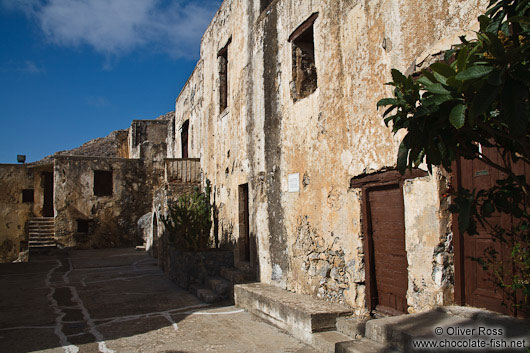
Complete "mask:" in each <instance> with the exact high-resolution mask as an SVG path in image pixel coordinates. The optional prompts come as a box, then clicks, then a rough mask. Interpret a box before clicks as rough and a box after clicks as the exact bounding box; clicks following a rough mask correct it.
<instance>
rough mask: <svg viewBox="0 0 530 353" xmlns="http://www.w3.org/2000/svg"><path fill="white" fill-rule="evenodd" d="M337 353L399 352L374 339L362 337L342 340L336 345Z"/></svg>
mask: <svg viewBox="0 0 530 353" xmlns="http://www.w3.org/2000/svg"><path fill="white" fill-rule="evenodd" d="M335 352H336V353H391V352H397V351H396V350H395V349H393V348H391V347H387V346H385V345H384V344H381V343H378V342H375V341H372V340H370V339H368V338H361V339H358V340H354V341H349V342H340V343H338V344H337V345H336V347H335Z"/></svg>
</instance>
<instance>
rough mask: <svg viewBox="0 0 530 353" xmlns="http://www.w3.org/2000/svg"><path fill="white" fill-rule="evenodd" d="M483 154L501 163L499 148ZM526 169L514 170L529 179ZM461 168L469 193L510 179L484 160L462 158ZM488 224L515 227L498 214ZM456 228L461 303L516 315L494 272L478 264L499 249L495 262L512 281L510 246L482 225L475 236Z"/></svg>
mask: <svg viewBox="0 0 530 353" xmlns="http://www.w3.org/2000/svg"><path fill="white" fill-rule="evenodd" d="M483 153H484V154H485V155H486V156H487V157H488V158H489V159H491V160H493V161H496V162H499V161H500V156H499V154H498V152H497V151H496V150H495V149H484V150H483ZM525 168H526V169H528V167H525V166H524V165H523V164H522V163H521V164H520V165H519V164H518V165H516V166H515V168H514V169H513V170H514V171H515V172H516V173H517V174H520V175H526V178H527V180H528V178H529V175H530V173H529V171H528V170H525ZM458 169H459V171H458V174H457V179H458V176H459V180H458V181H457V183H458V185H459V186H461V187H463V188H466V189H469V190H474V189H475V190H477V191H478V190H481V189H489V188H491V187H492V186H494V185H495V182H496V180H499V179H503V178H505V177H506V175H505V174H504V173H501V172H499V171H498V170H496V169H494V168H492V167H490V166H488V165H487V164H485V163H484V162H482V161H481V160H480V159H474V160H466V159H461V160H460V162H459V167H458ZM488 221H489V222H490V223H491V224H492V225H500V226H501V227H503V228H505V229H506V228H509V227H511V224H512V219H511V217H510V216H508V215H506V214H498V213H497V214H494V215H493V216H492V217H491V218H489V219H488ZM456 228H457V227H455V228H454V230H455V233H456V234H457V236H458V238H459V239H458V241H457V242H456V244H457V246H455V254H457V255H459V256H460V261H461V263H462V265H461V268H460V269H459V268H456V271H455V272H456V276H457V278H456V281H455V282H456V285H457V286H459V287H461V288H458V287H457V288H455V292H456V293H457V294H458V297H457V302H459V304H467V305H470V306H474V307H478V308H486V309H490V310H493V311H497V312H500V313H504V314H508V315H516V313H515V312H514V311H513V310H512V308H511V302H510V298H509V296H507V295H506V294H505V292H504V291H503V290H502V289H501V288H500V287H499V286H497V285H496V284H495V281H494V274H493V273H492V271H491V270H486V269H484V268H483V266H481V264H480V263H479V262H478V261H476V259H477V258H481V257H484V252H485V251H486V250H487V249H493V250H495V251H496V252H497V255H496V258H495V261H496V262H498V263H502V264H503V267H504V269H505V273H503V274H501V276H503V278H504V279H505V280H509V278H510V277H511V274H512V268H511V261H510V251H511V246H510V244H509V243H508V244H506V243H501V242H500V241H499V240H496V239H494V238H493V237H492V236H491V234H490V231H489V230H488V229H484V228H482V227H481V226H480V225H477V231H478V234H477V235H473V236H470V235H468V234H460V233H459V232H458V230H457V229H456ZM511 240H512V239H507V241H508V242H510V241H511ZM462 287H463V288H462ZM503 302H504V304H503Z"/></svg>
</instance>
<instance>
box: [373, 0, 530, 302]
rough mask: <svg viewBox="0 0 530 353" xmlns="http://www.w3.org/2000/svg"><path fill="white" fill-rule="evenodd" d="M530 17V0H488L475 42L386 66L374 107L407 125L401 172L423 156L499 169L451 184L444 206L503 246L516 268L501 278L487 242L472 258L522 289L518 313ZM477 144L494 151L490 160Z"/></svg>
mask: <svg viewBox="0 0 530 353" xmlns="http://www.w3.org/2000/svg"><path fill="white" fill-rule="evenodd" d="M529 16H530V1H529V0H491V1H490V3H489V6H488V10H487V12H486V13H485V14H484V15H482V16H480V17H479V18H478V21H479V22H480V30H479V31H478V32H477V33H476V39H472V40H471V39H468V38H466V37H464V36H463V37H461V38H460V40H461V43H459V44H456V45H454V46H453V47H452V48H450V49H448V50H447V51H446V52H445V56H444V59H443V60H441V61H439V62H436V63H433V64H431V65H430V66H429V67H428V68H426V69H424V70H422V71H421V72H417V73H415V74H413V75H410V76H408V77H406V76H404V75H403V74H402V73H401V72H399V71H398V70H395V69H394V70H392V79H393V80H392V82H390V83H388V84H389V85H391V86H393V87H394V91H393V97H390V98H385V99H382V100H380V101H379V102H378V104H377V105H378V107H381V106H386V107H387V109H386V111H385V112H384V119H385V123H386V124H387V125H389V124H390V123H392V129H393V132H394V133H396V132H398V131H400V130H402V129H403V130H405V131H406V135H405V137H404V138H403V140H402V141H401V144H400V147H399V151H398V157H397V166H398V170H399V171H400V172H401V173H404V172H405V170H406V169H407V168H409V169H411V168H413V167H418V166H419V165H420V164H421V163H422V162H425V163H426V165H427V167H428V169H429V170H430V171H432V166H433V165H434V166H441V167H443V168H445V169H446V170H449V171H450V170H451V165H452V163H453V162H454V161H455V160H456V159H457V158H459V157H463V158H466V159H476V158H480V159H481V160H482V161H483V162H484V163H486V164H487V165H489V166H490V167H492V168H494V169H497V170H499V171H501V172H502V173H504V175H506V177H505V178H503V179H502V180H498V181H497V183H496V185H495V186H494V187H492V188H490V189H485V190H465V189H460V190H457V191H455V192H454V193H453V194H452V204H451V207H450V210H451V211H452V212H455V213H458V221H459V224H458V226H459V228H460V231H461V232H467V233H468V234H469V235H474V234H476V233H477V225H478V224H480V225H481V226H483V227H485V228H486V229H488V231H489V232H490V234H492V235H493V237H494V238H495V239H496V240H497V241H501V242H503V243H505V244H507V245H509V246H510V248H511V257H512V260H513V266H514V268H515V270H514V271H513V273H512V275H511V279H510V280H509V281H505V278H504V276H503V273H504V270H505V268H504V267H505V266H506V265H507V264H503V263H501V262H499V261H498V254H497V253H495V251H494V250H493V249H488V251H487V252H486V253H485V254H484V256H483V257H482V258H480V259H477V261H479V263H480V264H481V265H482V266H483V267H484V268H485V269H487V270H489V271H491V272H492V273H494V274H495V279H496V282H497V284H498V285H499V286H501V287H502V288H503V289H504V290H505V291H506V292H507V293H508V294H510V295H511V296H512V298H514V299H515V298H516V296H515V293H516V291H518V292H519V293H522V296H521V297H520V300H519V301H516V302H515V304H514V305H515V306H517V307H518V308H520V309H523V310H529V309H530V303H529V301H530V300H529V299H530V253H529V249H528V244H529V242H530V237H529V225H530V217H529V205H530V195H529V192H530V187H529V184H528V181H527V180H525V178H524V176H521V175H518V174H517V173H516V172H515V168H514V167H515V165H516V164H518V165H521V164H524V165H525V169H526V170H528V169H529V168H530V124H529V117H530V101H529V98H530V17H529ZM483 148H488V149H495V150H496V151H497V152H498V155H499V156H500V158H488V156H487V155H485V154H484V153H483ZM494 213H504V214H507V215H510V216H512V217H513V219H514V222H513V225H512V226H511V227H510V228H509V229H506V228H502V227H500V226H499V225H497V224H494V223H493V222H492V221H491V217H492V215H493V214H494ZM510 266H512V264H510Z"/></svg>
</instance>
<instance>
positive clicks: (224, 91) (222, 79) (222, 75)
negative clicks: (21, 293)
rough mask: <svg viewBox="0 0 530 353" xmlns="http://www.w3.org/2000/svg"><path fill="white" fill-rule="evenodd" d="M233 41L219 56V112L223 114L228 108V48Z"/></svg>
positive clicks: (227, 44)
mask: <svg viewBox="0 0 530 353" xmlns="http://www.w3.org/2000/svg"><path fill="white" fill-rule="evenodd" d="M231 41H232V39H231V38H230V39H229V40H228V43H226V45H225V46H224V48H223V49H221V50H220V51H219V53H218V54H217V57H218V60H219V111H220V112H221V113H222V112H223V111H224V110H225V109H226V108H227V107H228V91H229V85H228V84H229V82H228V46H229V45H230V42H231Z"/></svg>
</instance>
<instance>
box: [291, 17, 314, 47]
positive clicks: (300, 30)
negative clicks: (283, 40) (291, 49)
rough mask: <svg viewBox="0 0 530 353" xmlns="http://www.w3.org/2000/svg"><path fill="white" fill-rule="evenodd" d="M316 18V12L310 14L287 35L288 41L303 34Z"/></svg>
mask: <svg viewBox="0 0 530 353" xmlns="http://www.w3.org/2000/svg"><path fill="white" fill-rule="evenodd" d="M317 18H318V12H315V13H314V14H312V15H311V16H310V17H309V18H308V19H307V20H305V21H304V23H302V24H301V25H300V26H298V28H296V29H295V30H294V32H293V33H292V34H291V35H290V36H289V42H292V41H293V40H295V39H296V38H298V37H299V36H300V35H301V34H303V33H304V32H305V31H307V29H308V28H309V27H311V26H312V25H313V23H315V21H316V19H317Z"/></svg>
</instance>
